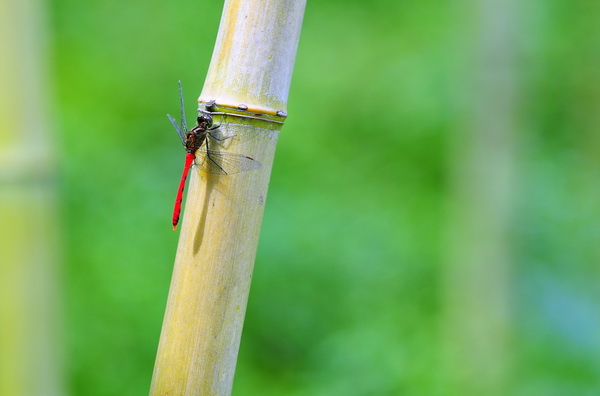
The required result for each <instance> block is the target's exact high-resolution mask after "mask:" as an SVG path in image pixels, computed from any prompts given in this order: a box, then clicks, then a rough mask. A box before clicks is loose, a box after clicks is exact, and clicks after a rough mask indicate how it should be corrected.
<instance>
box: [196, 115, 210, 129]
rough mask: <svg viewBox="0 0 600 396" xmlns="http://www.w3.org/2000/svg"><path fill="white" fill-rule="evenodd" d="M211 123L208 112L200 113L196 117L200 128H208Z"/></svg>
mask: <svg viewBox="0 0 600 396" xmlns="http://www.w3.org/2000/svg"><path fill="white" fill-rule="evenodd" d="M212 125H213V119H212V117H211V116H210V114H202V115H201V116H199V117H198V126H199V127H200V128H202V129H208V128H210V127H211V126H212Z"/></svg>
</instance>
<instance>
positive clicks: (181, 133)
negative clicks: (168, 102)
mask: <svg viewBox="0 0 600 396" xmlns="http://www.w3.org/2000/svg"><path fill="white" fill-rule="evenodd" d="M167 117H169V121H171V124H173V127H174V128H175V130H176V131H177V134H178V135H179V139H181V143H183V145H184V146H185V132H182V131H181V129H179V126H177V121H175V119H174V118H173V117H171V114H167Z"/></svg>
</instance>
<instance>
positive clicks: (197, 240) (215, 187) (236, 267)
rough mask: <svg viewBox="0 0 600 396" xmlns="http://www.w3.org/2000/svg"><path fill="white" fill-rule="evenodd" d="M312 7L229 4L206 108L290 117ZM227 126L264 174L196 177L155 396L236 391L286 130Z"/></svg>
mask: <svg viewBox="0 0 600 396" xmlns="http://www.w3.org/2000/svg"><path fill="white" fill-rule="evenodd" d="M304 6H305V0H299V1H286V0H253V1H249V0H228V1H226V3H225V6H224V11H223V16H222V19H221V26H220V29H219V34H218V37H217V43H216V45H215V50H214V53H213V58H212V61H211V65H210V68H209V72H208V76H207V79H206V82H205V85H204V88H203V91H202V94H201V95H200V98H199V102H201V103H204V102H208V101H211V100H214V101H216V103H217V104H218V105H219V106H220V107H219V109H220V110H223V109H229V110H228V111H227V112H229V113H236V112H240V111H239V108H240V106H239V105H242V104H243V105H244V106H241V108H247V109H248V111H251V112H252V115H253V116H256V117H257V118H261V117H262V118H267V117H268V116H272V117H271V118H273V117H275V115H276V114H279V115H280V116H281V115H282V114H284V113H285V110H286V104H287V96H288V92H289V86H290V82H291V74H292V70H293V64H294V59H295V54H296V48H297V45H298V39H299V35H300V28H301V23H302V17H303V13H304ZM223 111H224V110H223ZM278 111H279V113H278ZM242 113H243V112H242ZM247 114H249V113H248V112H246V115H247ZM275 118H276V117H275ZM279 118H282V117H279ZM217 121H219V120H217ZM222 122H223V123H224V126H226V127H227V129H228V131H230V132H231V133H232V134H233V135H235V136H242V135H248V134H251V135H252V138H250V139H246V140H239V139H238V140H234V141H232V142H231V144H230V145H229V146H228V147H227V150H228V151H231V152H234V153H243V154H246V155H250V156H252V157H253V158H256V159H257V160H259V161H260V162H262V164H263V166H262V168H261V169H259V170H256V171H251V172H244V173H240V174H237V175H224V176H220V175H213V174H207V173H204V172H202V171H198V170H197V171H194V172H192V175H191V177H190V186H189V189H188V194H187V203H186V207H185V212H184V217H183V222H182V228H181V235H180V239H179V246H178V248H177V256H176V259H175V268H174V272H173V278H172V280H171V287H170V291H169V299H168V302H167V309H166V313H165V319H164V322H163V328H162V332H161V337H160V343H159V347H158V352H157V357H156V363H155V367H154V374H153V378H152V385H151V389H150V394H151V395H161V396H162V395H167V394H168V395H227V394H230V393H231V389H232V386H233V376H234V372H235V365H236V360H237V354H238V350H239V342H240V338H241V332H242V325H243V321H244V314H245V311H246V303H247V299H248V292H249V288H250V280H251V278H252V270H253V265H254V258H255V255H256V247H257V244H258V237H259V232H260V225H261V220H262V215H263V210H264V204H265V200H266V194H267V187H268V182H269V177H270V173H271V166H272V163H273V157H274V153H275V146H276V143H277V137H278V133H279V130H280V128H281V124H280V123H274V122H271V121H267V120H262V119H256V118H244V117H236V116H228V117H225V118H223V120H222Z"/></svg>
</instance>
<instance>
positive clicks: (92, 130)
mask: <svg viewBox="0 0 600 396" xmlns="http://www.w3.org/2000/svg"><path fill="white" fill-rule="evenodd" d="M498 1H501V0H498ZM50 4H51V9H50V20H51V22H52V23H51V24H52V28H53V31H52V32H51V35H52V39H53V47H54V48H53V49H54V61H55V75H56V82H55V88H56V92H57V97H58V103H57V104H56V106H55V108H56V110H57V113H56V117H55V120H53V121H54V122H55V124H56V125H58V128H57V129H58V130H59V132H60V142H59V143H60V147H61V150H62V152H61V157H62V163H61V165H62V175H63V177H62V181H61V191H62V197H63V201H62V202H63V203H62V214H63V218H64V224H65V228H66V238H65V241H64V242H65V245H66V264H65V268H64V276H65V278H66V280H65V282H64V284H65V285H66V290H65V300H66V304H67V309H66V311H67V316H68V323H67V325H66V326H65V328H66V329H67V330H66V335H65V338H66V339H67V341H68V351H67V358H68V359H67V362H68V373H69V382H70V386H71V390H72V392H73V394H76V395H89V396H93V395H115V394H119V395H140V394H145V393H146V392H147V390H148V388H149V384H150V378H151V375H152V368H153V364H154V356H155V353H156V348H157V343H158V337H159V334H160V326H161V322H162V317H163V313H164V307H165V304H166V298H167V291H168V287H169V279H170V274H171V270H172V262H173V259H174V255H175V249H176V243H177V235H178V234H177V233H174V232H173V231H172V230H171V227H170V215H171V212H170V211H171V209H172V204H173V199H174V196H175V192H176V188H177V184H178V177H179V175H180V172H181V167H182V165H183V157H184V156H183V150H182V149H181V146H180V143H179V140H178V139H177V137H176V135H175V133H173V131H172V128H171V127H170V125H169V123H168V120H167V118H166V117H165V114H166V113H167V112H177V111H178V99H177V80H179V79H181V80H182V81H183V84H184V91H185V95H186V100H187V103H188V116H189V115H191V113H192V112H193V111H194V103H195V99H196V98H197V96H198V95H199V93H200V90H201V88H202V84H203V82H204V76H205V74H206V71H207V68H208V65H209V61H210V56H211V54H212V49H213V44H214V40H215V37H216V33H217V29H218V23H219V19H220V14H221V10H222V3H221V2H216V1H207V0H204V1H201V2H197V1H188V0H185V1H183V0H182V1H174V2H162V1H154V0H149V1H148V0H146V1H140V0H129V1H125V2H117V1H98V0H91V1H86V2H81V1H75V0H55V1H52V2H51V3H50ZM475 4H476V3H475V2H473V3H469V4H464V3H460V4H458V3H452V2H450V3H448V2H443V1H437V0H428V1H404V2H389V1H382V0H374V1H370V2H364V1H343V2H342V1H333V0H332V1H319V2H312V1H309V3H308V5H307V10H306V15H305V22H304V26H303V32H302V37H301V41H300V47H299V51H298V55H297V62H296V68H295V72H294V78H293V83H292V90H291V95H290V99H289V107H288V113H289V114H290V117H289V119H288V121H287V122H286V125H285V127H284V129H283V132H282V134H281V137H280V142H279V146H278V153H277V156H276V161H275V166H274V169H273V174H272V179H271V184H270V190H269V193H270V194H269V199H268V205H267V207H266V213H265V217H264V221H263V229H262V234H261V241H260V245H259V249H258V255H257V259H256V266H255V276H254V280H253V286H252V291H251V294H250V302H249V306H248V312H247V317H246V324H245V329H244V336H243V339H242V347H241V351H240V356H239V363H238V368H237V374H236V380H235V384H234V394H236V395H400V394H418V395H423V394H445V392H444V391H443V389H442V388H440V387H441V386H442V385H441V383H440V382H439V367H440V356H439V349H440V343H441V342H442V341H441V340H442V338H441V337H440V334H441V333H443V332H444V329H443V326H442V323H443V322H442V321H441V319H440V317H441V314H440V313H441V311H442V310H443V307H444V301H443V300H442V298H441V287H442V286H441V285H442V284H443V282H444V281H445V280H444V279H443V277H442V273H443V271H442V270H441V268H442V266H443V263H444V257H443V255H444V250H443V249H442V245H443V242H442V241H443V239H444V235H443V230H444V221H445V205H446V203H447V200H448V188H449V186H448V178H447V171H446V168H447V165H448V163H449V162H451V161H452V160H453V159H452V158H449V157H448V153H449V150H448V146H449V144H456V141H455V140H456V136H457V134H456V133H457V128H458V125H460V124H461V122H462V120H463V119H464V117H466V115H465V114H468V111H469V109H468V108H465V102H464V96H465V94H466V91H467V90H468V84H466V83H465V81H468V79H469V75H468V72H467V70H468V68H467V67H466V66H467V65H468V62H469V57H468V54H469V51H470V48H471V46H472V45H473V37H472V36H471V32H472V31H471V30H470V28H468V27H469V26H471V27H472V25H475V26H476V25H477V23H476V21H475V20H474V18H476V13H475V12H471V11H472V10H471V11H468V10H470V8H469V7H471V8H475ZM599 11H600V5H597V4H596V3H594V2H591V1H586V0H576V1H571V2H560V1H558V0H549V1H542V0H534V1H532V2H527V4H519V9H518V10H517V12H516V15H518V16H519V17H520V18H521V19H520V20H519V21H518V26H519V27H520V31H519V33H518V35H517V39H518V40H517V41H518V42H516V43H515V45H518V46H519V57H518V62H517V73H518V77H519V88H520V99H521V100H520V101H521V103H522V106H520V114H519V117H520V119H522V124H523V127H522V129H521V130H520V131H519V135H518V139H517V141H518V145H517V147H516V150H517V154H518V160H517V161H518V162H517V163H518V172H517V173H518V183H517V184H518V185H517V188H516V189H515V191H514V199H515V202H516V209H515V215H514V221H513V227H512V228H511V230H510V233H511V239H512V240H513V241H514V250H513V251H512V252H511V256H512V257H513V259H514V260H513V268H512V279H513V282H512V283H511V285H510V288H511V289H510V290H509V291H508V293H509V295H511V296H512V298H513V299H514V301H513V306H514V312H513V314H514V318H513V321H512V322H511V328H512V331H513V336H514V349H515V350H514V351H513V356H514V361H513V362H512V366H513V369H512V371H513V377H514V378H513V379H512V385H511V386H512V388H513V389H514V392H513V393H514V394H523V395H534V394H543V395H551V394H556V395H564V394H593V393H594V390H597V389H598V387H599V386H600V381H599V378H600V360H599V359H598V356H600V342H599V341H598V340H599V338H598V334H599V333H600V323H599V320H598V317H599V316H598V310H599V306H598V298H597V297H598V286H597V284H598V282H597V281H596V277H595V275H596V274H597V271H598V269H597V268H598V266H597V264H598V259H599V253H600V251H599V250H598V237H599V236H600V222H599V221H598V219H599V217H598V215H599V214H600V213H599V212H600V210H599V209H598V202H599V200H598V193H599V192H600V191H599V190H600V189H599V188H598V180H599V178H598V176H600V174H599V162H600V160H599V158H600V140H599V137H598V127H599V126H600V119H599V116H598V114H600V113H599V112H598V105H599V104H600V100H599V99H600V97H599V96H600V89H599V88H600V77H599V75H598V73H597V65H598V64H599V62H598V61H599V60H600V59H598V58H599V56H600V55H599V54H600V51H599V50H600V35H599V34H598V26H597V21H598V17H599V16H600V14H599ZM473 242H474V243H476V241H473Z"/></svg>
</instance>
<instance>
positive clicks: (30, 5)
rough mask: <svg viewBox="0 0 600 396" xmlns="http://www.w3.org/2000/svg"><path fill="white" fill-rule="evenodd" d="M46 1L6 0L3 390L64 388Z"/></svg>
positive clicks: (0, 253)
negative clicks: (46, 51)
mask: <svg viewBox="0 0 600 396" xmlns="http://www.w3.org/2000/svg"><path fill="white" fill-rule="evenodd" d="M45 11H46V10H45V7H44V2H42V1H38V0H25V1H22V0H8V1H2V2H0V58H1V59H2V61H0V87H2V88H1V89H0V224H2V226H3V227H2V231H1V233H0V395H62V394H64V392H65V387H64V385H63V381H62V377H63V375H62V374H63V373H62V371H63V370H62V364H61V350H62V348H61V343H60V337H59V335H58V334H59V331H60V329H59V319H58V318H59V317H60V315H59V314H58V312H59V311H60V310H59V302H58V273H57V272H58V271H57V267H58V241H57V234H58V231H59V230H58V221H57V214H56V211H57V203H56V188H55V186H54V184H53V183H52V181H53V180H54V176H55V169H56V167H55V162H54V160H53V149H52V145H51V140H52V137H51V131H50V129H51V128H50V127H49V125H50V124H51V122H50V120H49V115H48V113H49V112H48V110H49V109H48V103H51V101H50V100H49V98H50V97H51V95H50V94H49V90H48V86H49V83H48V82H49V79H48V78H47V66H48V61H47V56H46V54H45V50H46V47H47V45H46V44H47V42H46V40H47V37H48V29H46V26H47V25H46V23H45V19H46V18H45V16H46V13H45Z"/></svg>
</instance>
